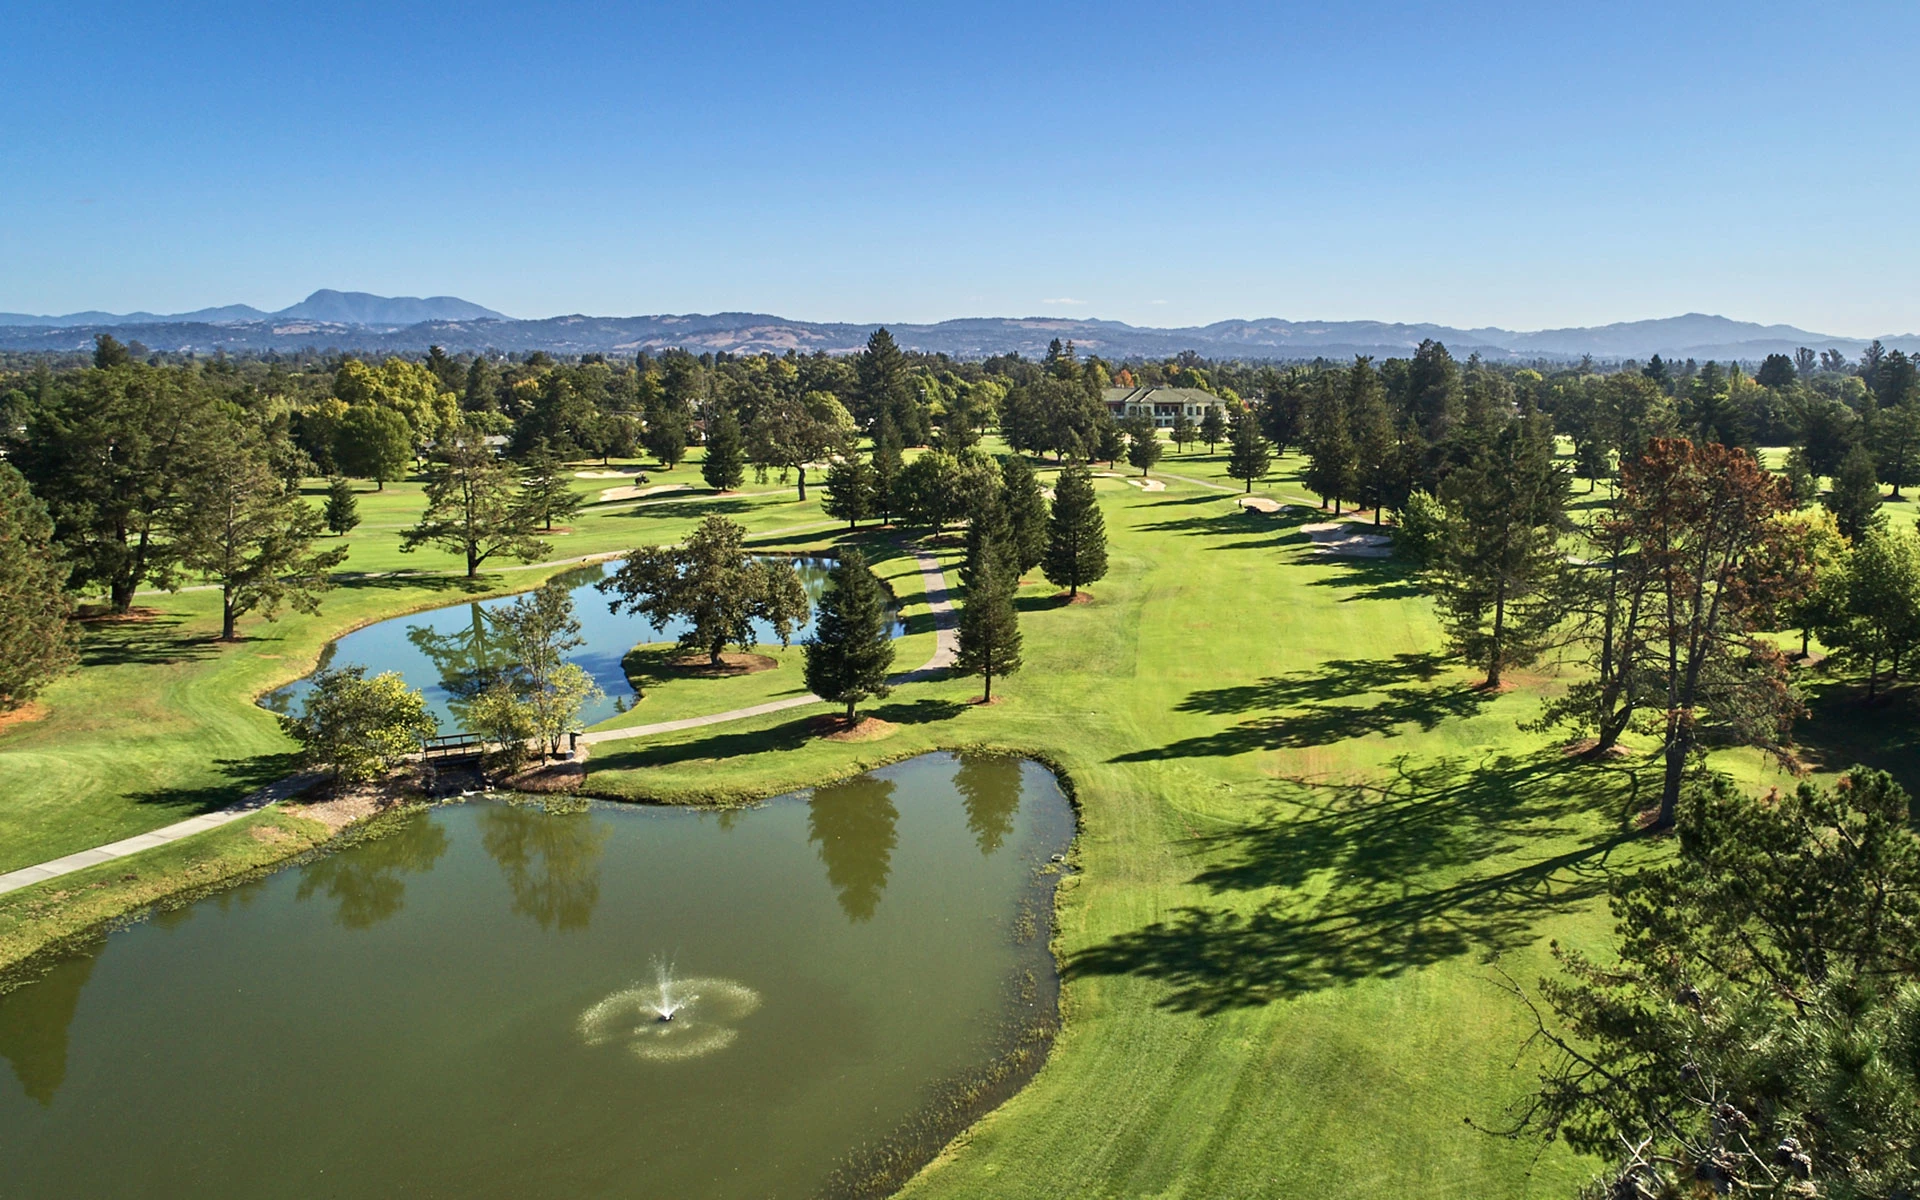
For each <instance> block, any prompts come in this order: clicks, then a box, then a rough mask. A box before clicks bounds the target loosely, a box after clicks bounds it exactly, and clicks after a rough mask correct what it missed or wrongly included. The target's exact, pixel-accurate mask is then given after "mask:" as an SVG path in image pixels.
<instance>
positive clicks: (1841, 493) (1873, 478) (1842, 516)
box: [1827, 444, 1886, 542]
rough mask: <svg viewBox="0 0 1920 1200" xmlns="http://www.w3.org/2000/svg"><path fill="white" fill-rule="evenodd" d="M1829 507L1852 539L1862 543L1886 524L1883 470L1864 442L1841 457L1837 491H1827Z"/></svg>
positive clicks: (1834, 478) (1836, 478) (1836, 483)
mask: <svg viewBox="0 0 1920 1200" xmlns="http://www.w3.org/2000/svg"><path fill="white" fill-rule="evenodd" d="M1827 507H1828V508H1830V509H1832V510H1833V515H1834V518H1835V519H1836V520H1838V521H1839V522H1840V532H1841V533H1844V534H1846V535H1847V540H1848V541H1852V542H1858V541H1859V540H1860V539H1862V538H1864V537H1866V536H1867V533H1868V532H1869V531H1871V530H1873V529H1877V528H1879V527H1880V526H1881V525H1882V524H1883V523H1885V521H1886V518H1885V517H1883V516H1882V515H1881V514H1880V479H1879V472H1878V471H1876V470H1875V469H1874V465H1873V455H1872V454H1870V453H1868V451H1867V448H1866V446H1865V445H1864V444H1857V445H1855V446H1854V448H1853V449H1851V450H1849V451H1847V456H1846V457H1845V458H1844V459H1841V460H1840V472H1839V474H1837V475H1835V476H1834V477H1833V491H1831V492H1829V493H1828V494H1827Z"/></svg>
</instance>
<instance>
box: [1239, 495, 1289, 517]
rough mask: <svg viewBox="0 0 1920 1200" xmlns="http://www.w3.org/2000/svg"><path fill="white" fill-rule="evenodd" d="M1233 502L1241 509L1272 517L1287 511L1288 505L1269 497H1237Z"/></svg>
mask: <svg viewBox="0 0 1920 1200" xmlns="http://www.w3.org/2000/svg"><path fill="white" fill-rule="evenodd" d="M1233 502H1234V503H1235V504H1238V505H1239V506H1240V507H1241V508H1250V509H1252V510H1253V511H1254V512H1257V513H1267V514H1269V515H1271V514H1273V513H1283V512H1285V511H1287V506H1286V505H1284V504H1282V503H1280V502H1279V501H1278V500H1274V499H1271V498H1270V497H1267V496H1235V497H1234V499H1233Z"/></svg>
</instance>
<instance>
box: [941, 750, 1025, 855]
mask: <svg viewBox="0 0 1920 1200" xmlns="http://www.w3.org/2000/svg"><path fill="white" fill-rule="evenodd" d="M1020 776H1021V765H1020V760H1019V759H1017V758H1008V757H1005V756H1004V755H998V754H963V755H961V756H960V768H959V770H957V771H955V772H954V773H953V786H954V790H956V791H958V792H959V793H960V803H961V805H962V806H963V807H965V808H966V810H967V828H968V829H970V830H972V831H973V841H974V844H975V845H976V846H979V847H980V853H982V854H988V855H990V854H992V853H993V852H994V851H995V850H998V849H999V848H1000V844H1001V843H1002V842H1004V841H1006V840H1007V835H1008V834H1009V833H1012V832H1013V814H1014V813H1015V812H1016V811H1018V809H1019V808H1020Z"/></svg>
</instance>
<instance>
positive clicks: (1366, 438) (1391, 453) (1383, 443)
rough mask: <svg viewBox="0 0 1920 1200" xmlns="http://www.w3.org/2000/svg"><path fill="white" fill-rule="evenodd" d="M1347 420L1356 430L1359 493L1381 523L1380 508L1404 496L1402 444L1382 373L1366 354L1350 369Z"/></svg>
mask: <svg viewBox="0 0 1920 1200" xmlns="http://www.w3.org/2000/svg"><path fill="white" fill-rule="evenodd" d="M1347 420H1348V424H1349V427H1350V428H1351V429H1352V430H1353V451H1354V466H1355V480H1356V483H1357V485H1358V487H1357V495H1358V498H1359V500H1360V502H1361V503H1362V504H1365V505H1367V506H1368V507H1369V508H1371V509H1373V523H1374V524H1375V525H1378V524H1380V513H1381V510H1382V509H1385V508H1388V507H1392V506H1397V505H1398V504H1399V503H1400V502H1401V499H1402V497H1401V495H1400V491H1401V488H1400V479H1399V475H1400V471H1399V467H1400V444H1399V439H1398V438H1397V437H1395V435H1394V429H1393V414H1392V413H1390V412H1389V411H1388V410H1387V398H1386V393H1385V391H1384V389H1382V388H1381V386H1380V377H1379V375H1377V374H1375V373H1374V370H1373V361H1372V360H1371V359H1369V358H1366V357H1365V356H1359V357H1356V358H1355V359H1354V360H1353V366H1352V368H1351V369H1349V370H1348V372H1347Z"/></svg>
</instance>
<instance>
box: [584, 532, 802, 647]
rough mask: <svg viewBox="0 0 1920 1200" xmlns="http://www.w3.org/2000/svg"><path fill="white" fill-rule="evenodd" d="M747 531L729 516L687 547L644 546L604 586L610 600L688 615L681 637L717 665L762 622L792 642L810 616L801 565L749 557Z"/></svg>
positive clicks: (652, 612) (618, 605)
mask: <svg viewBox="0 0 1920 1200" xmlns="http://www.w3.org/2000/svg"><path fill="white" fill-rule="evenodd" d="M746 535H747V531H746V529H745V528H743V527H742V526H739V525H736V524H734V523H733V522H732V521H729V520H727V519H726V518H725V517H720V516H712V517H708V518H707V519H706V520H704V521H702V522H700V524H699V526H698V527H696V528H695V529H694V531H693V532H692V533H691V534H689V535H688V536H687V540H686V543H685V544H684V545H681V546H643V547H641V548H639V549H637V550H635V551H633V553H631V554H630V555H628V556H627V559H626V561H625V562H623V563H622V564H621V565H620V569H619V570H618V571H616V572H614V573H613V574H612V575H611V576H609V577H608V578H606V579H604V580H602V581H601V582H600V583H599V585H598V587H599V589H600V591H602V592H605V593H607V594H608V595H609V596H611V597H612V598H611V599H610V600H609V601H608V602H607V606H608V607H609V608H611V609H612V610H613V611H614V612H616V613H617V612H620V611H622V610H625V611H627V612H632V613H637V614H639V615H640V616H643V617H647V618H649V619H650V620H652V621H653V623H654V624H655V625H661V626H664V625H666V624H667V623H669V622H671V621H674V620H684V621H685V622H686V623H687V630H686V632H685V633H682V634H681V635H680V644H681V645H682V646H685V647H687V648H688V649H690V650H697V651H700V652H702V653H704V654H706V656H707V661H708V662H709V663H711V664H713V665H714V666H718V665H720V656H721V654H722V653H723V652H724V651H725V650H726V648H727V646H728V644H729V643H731V644H733V645H737V646H739V647H741V648H742V649H746V648H748V647H751V646H752V645H753V644H754V641H755V636H754V628H753V626H754V622H755V621H762V622H765V623H766V624H767V625H769V626H771V627H772V629H773V633H774V636H775V637H777V638H779V639H780V644H781V645H782V646H785V645H787V644H788V640H789V639H790V638H791V637H792V635H793V630H794V627H795V626H797V625H799V624H800V623H801V622H802V621H805V620H806V619H807V611H808V609H807V592H806V589H805V588H804V587H802V586H801V583H800V577H799V575H797V574H796V573H795V572H794V569H793V564H792V563H791V562H788V561H786V560H784V559H781V560H778V561H767V560H756V559H754V558H751V557H749V556H748V554H747V551H746V547H745V539H746Z"/></svg>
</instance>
